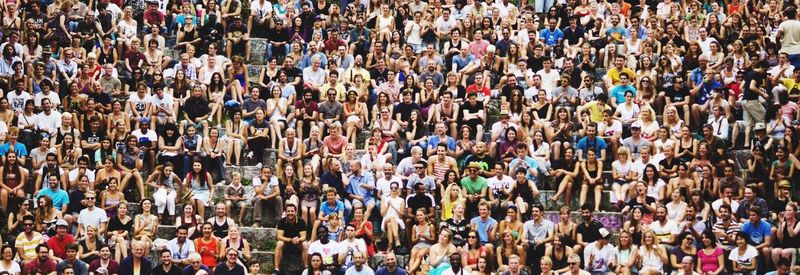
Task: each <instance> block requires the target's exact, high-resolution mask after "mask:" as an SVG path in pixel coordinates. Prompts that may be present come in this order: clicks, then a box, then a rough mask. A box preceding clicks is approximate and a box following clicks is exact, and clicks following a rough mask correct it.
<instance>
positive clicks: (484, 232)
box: [469, 216, 497, 244]
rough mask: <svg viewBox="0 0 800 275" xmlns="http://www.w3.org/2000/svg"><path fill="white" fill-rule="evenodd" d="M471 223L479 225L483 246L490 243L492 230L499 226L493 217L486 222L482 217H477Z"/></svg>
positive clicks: (479, 235)
mask: <svg viewBox="0 0 800 275" xmlns="http://www.w3.org/2000/svg"><path fill="white" fill-rule="evenodd" d="M469 223H470V224H475V225H477V227H478V228H477V231H478V240H479V241H481V244H485V243H488V242H489V232H491V231H492V229H494V227H495V226H497V221H496V220H494V219H493V218H492V217H487V219H486V220H485V221H484V220H483V219H481V217H480V216H477V217H474V218H472V220H471V221H469Z"/></svg>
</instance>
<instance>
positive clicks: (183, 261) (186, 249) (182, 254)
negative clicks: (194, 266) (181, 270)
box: [167, 224, 195, 267]
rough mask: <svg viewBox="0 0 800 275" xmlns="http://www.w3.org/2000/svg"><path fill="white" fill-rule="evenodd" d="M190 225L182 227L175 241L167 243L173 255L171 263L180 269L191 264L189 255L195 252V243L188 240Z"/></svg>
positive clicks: (179, 228)
mask: <svg viewBox="0 0 800 275" xmlns="http://www.w3.org/2000/svg"><path fill="white" fill-rule="evenodd" d="M188 236H189V225H186V224H184V225H181V226H179V227H178V232H177V234H176V236H175V238H174V239H172V240H170V241H169V242H167V249H168V250H169V252H170V253H171V257H170V258H171V259H172V260H171V262H172V263H175V264H177V265H178V266H180V267H184V266H187V265H189V264H190V262H189V255H190V254H192V252H195V248H194V242H192V241H191V240H188V239H187V237H188Z"/></svg>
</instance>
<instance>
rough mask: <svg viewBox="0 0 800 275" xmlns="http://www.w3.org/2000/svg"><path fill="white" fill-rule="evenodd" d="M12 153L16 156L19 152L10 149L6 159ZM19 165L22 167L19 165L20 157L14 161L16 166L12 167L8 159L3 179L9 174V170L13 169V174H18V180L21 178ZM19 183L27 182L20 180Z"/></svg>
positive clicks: (4, 166) (4, 167)
mask: <svg viewBox="0 0 800 275" xmlns="http://www.w3.org/2000/svg"><path fill="white" fill-rule="evenodd" d="M11 154H14V155H15V156H16V155H17V152H15V151H14V150H8V153H6V159H7V158H8V155H11ZM19 167H20V166H19V159H17V161H15V162H14V166H13V167H10V166H9V162H8V161H6V163H5V164H3V179H5V178H6V175H7V174H8V172H9V171H13V174H14V175H17V180H21V179H22V178H21V177H20V173H19ZM4 181H5V180H4ZM19 184H25V183H24V182H19Z"/></svg>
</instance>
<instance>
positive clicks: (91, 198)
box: [86, 197, 94, 200]
mask: <svg viewBox="0 0 800 275" xmlns="http://www.w3.org/2000/svg"><path fill="white" fill-rule="evenodd" d="M86 199H87V200H93V199H94V197H90V198H86Z"/></svg>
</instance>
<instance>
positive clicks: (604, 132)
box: [597, 119, 622, 137]
mask: <svg viewBox="0 0 800 275" xmlns="http://www.w3.org/2000/svg"><path fill="white" fill-rule="evenodd" d="M597 133H598V136H601V137H610V136H614V135H615V134H617V133H622V122H620V121H619V120H616V119H614V120H611V125H608V124H607V123H606V122H605V121H601V122H600V123H598V124H597Z"/></svg>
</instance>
